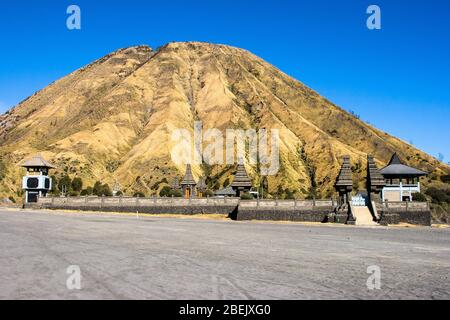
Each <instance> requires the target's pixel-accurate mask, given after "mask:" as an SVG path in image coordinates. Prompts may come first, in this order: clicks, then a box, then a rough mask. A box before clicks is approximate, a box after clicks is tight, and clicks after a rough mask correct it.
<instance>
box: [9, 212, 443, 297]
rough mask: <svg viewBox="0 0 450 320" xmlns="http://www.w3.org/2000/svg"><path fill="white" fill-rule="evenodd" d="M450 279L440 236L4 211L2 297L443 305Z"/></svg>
mask: <svg viewBox="0 0 450 320" xmlns="http://www.w3.org/2000/svg"><path fill="white" fill-rule="evenodd" d="M71 265H76V266H79V268H80V271H81V289H80V290H76V289H75V290H69V289H68V288H67V285H66V281H67V278H68V277H69V274H67V268H68V267H69V266H71ZM374 265H375V266H378V267H379V268H380V271H381V281H380V284H381V288H380V290H377V289H375V290H369V289H368V288H367V285H366V282H367V279H368V277H369V276H370V274H368V273H367V268H368V267H369V266H374ZM449 274H450V229H446V228H444V229H437V228H426V227H418V228H385V227H373V228H361V227H351V226H336V225H303V224H293V223H290V224H288V223H286V224H276V223H259V222H235V221H228V220H203V219H196V218H183V219H177V218H166V217H142V216H141V217H140V218H139V219H137V218H136V217H134V216H132V215H112V214H94V213H92V214H86V213H83V214H81V213H63V212H52V213H50V212H40V211H19V210H6V209H0V299H449V298H450V283H449Z"/></svg>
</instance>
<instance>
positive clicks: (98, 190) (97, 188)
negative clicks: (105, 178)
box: [92, 181, 102, 197]
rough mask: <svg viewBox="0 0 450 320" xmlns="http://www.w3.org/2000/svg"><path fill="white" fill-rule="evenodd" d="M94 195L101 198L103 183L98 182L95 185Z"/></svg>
mask: <svg viewBox="0 0 450 320" xmlns="http://www.w3.org/2000/svg"><path fill="white" fill-rule="evenodd" d="M92 193H93V194H94V195H96V196H99V197H100V196H101V195H102V183H101V182H100V181H97V182H96V183H95V184H94V188H93V189H92Z"/></svg>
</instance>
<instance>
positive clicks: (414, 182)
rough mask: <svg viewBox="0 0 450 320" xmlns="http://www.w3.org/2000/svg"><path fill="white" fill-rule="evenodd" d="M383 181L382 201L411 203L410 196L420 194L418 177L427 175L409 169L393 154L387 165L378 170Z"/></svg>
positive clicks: (417, 170)
mask: <svg viewBox="0 0 450 320" xmlns="http://www.w3.org/2000/svg"><path fill="white" fill-rule="evenodd" d="M380 173H381V174H382V175H383V177H384V179H385V186H384V187H383V190H382V199H383V201H412V195H413V194H414V193H418V192H420V177H424V176H427V175H428V173H426V172H424V171H421V170H419V169H416V168H413V167H409V166H407V165H405V164H403V162H402V161H401V160H400V158H399V156H398V155H397V153H395V154H394V155H393V156H392V158H391V161H389V164H388V165H387V166H386V167H384V168H383V169H381V170H380Z"/></svg>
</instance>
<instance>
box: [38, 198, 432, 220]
mask: <svg viewBox="0 0 450 320" xmlns="http://www.w3.org/2000/svg"><path fill="white" fill-rule="evenodd" d="M34 206H37V207H38V208H46V209H61V210H64V209H69V210H84V211H104V212H133V213H136V212H139V213H148V214H187V215H193V214H228V215H229V216H230V217H231V218H232V219H235V220H239V221H244V220H269V221H307V222H334V223H346V222H347V218H348V215H347V214H346V213H345V212H341V213H340V214H338V215H336V214H334V212H335V209H336V206H337V203H336V202H335V201H333V200H240V199H238V198H193V199H184V198H132V197H70V198H64V197H53V198H52V197H49V198H40V199H39V201H38V203H37V204H35V205H34ZM377 211H378V213H379V214H380V215H381V220H380V224H384V225H387V224H398V223H400V222H405V223H411V224H416V225H426V226H429V225H431V211H430V208H429V205H428V204H427V203H419V202H411V203H406V202H389V203H383V204H377Z"/></svg>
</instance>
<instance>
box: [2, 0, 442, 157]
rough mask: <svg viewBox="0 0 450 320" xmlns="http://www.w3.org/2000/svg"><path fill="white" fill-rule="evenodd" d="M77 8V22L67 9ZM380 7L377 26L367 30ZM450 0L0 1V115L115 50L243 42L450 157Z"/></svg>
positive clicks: (344, 103)
mask: <svg viewBox="0 0 450 320" xmlns="http://www.w3.org/2000/svg"><path fill="white" fill-rule="evenodd" d="M71 4H76V5H78V6H79V7H80V8H81V30H72V31H70V30H68V29H67V28H66V19H67V17H68V15H67V14H66V9H67V7H68V6H69V5H71ZM371 4H376V5H378V6H379V7H380V8H381V14H382V29H381V30H372V31H371V30H369V29H367V27H366V19H367V17H368V15H367V14H366V9H367V7H368V6H369V5H371ZM449 14H450V1H448V0H434V1H425V0H415V1H406V0H389V1H380V0H373V1H365V0H355V1H351V0H347V1H332V0H329V1H325V0H314V1H313V0H310V1H299V0H290V1H287V0H277V1H263V0H239V1H235V0H228V1H215V0H214V1H213V0H209V1H206V0H197V1H188V0H184V1H179V0H170V1H168V2H167V3H166V2H165V1H143V0H142V1H138V0H128V1H101V0H100V1H99V0H96V1H79V0H72V1H64V0H59V1H48V0H40V1H28V2H27V1H16V2H13V1H8V2H6V1H2V2H1V4H0V35H1V41H0V113H3V112H5V111H6V110H7V109H9V108H10V107H12V106H14V105H15V104H17V103H18V102H20V101H21V100H23V99H25V98H26V97H28V96H29V95H31V94H33V93H34V92H35V91H37V90H39V89H41V88H43V87H45V86H46V85H48V84H49V83H51V82H52V81H54V80H56V79H58V78H60V77H62V76H64V75H66V74H68V73H70V72H72V71H74V70H76V69H78V68H79V67H81V66H83V65H85V64H88V63H90V62H92V61H93V60H94V59H97V58H99V57H101V56H103V55H105V54H107V53H109V52H111V51H114V50H116V49H118V48H121V47H127V46H132V45H137V44H148V45H149V46H151V47H153V48H157V47H159V46H161V45H163V44H165V43H167V42H170V41H205V42H213V43H223V44H229V45H233V46H237V47H241V48H245V49H247V50H250V51H252V52H253V53H255V54H256V55H258V56H260V57H262V58H263V59H265V60H267V61H268V62H270V63H272V64H274V65H275V66H277V67H278V68H280V69H281V70H283V71H284V72H286V73H288V74H289V75H291V76H293V77H295V78H296V79H298V80H300V81H302V82H303V83H305V84H306V85H308V86H309V87H311V88H313V89H314V90H316V91H318V92H319V93H320V94H322V95H324V96H325V97H327V98H328V99H329V100H331V101H333V102H334V103H336V104H337V105H339V106H341V107H343V108H344V109H347V110H349V109H351V110H354V111H355V112H356V113H357V114H359V115H360V117H361V119H362V120H365V121H369V122H370V123H371V124H373V125H374V126H376V127H378V128H380V129H382V130H384V131H386V132H388V133H390V134H393V135H395V136H398V137H399V138H401V139H403V140H405V141H407V142H413V144H414V145H415V146H416V147H418V148H420V149H422V150H424V151H426V152H428V153H430V154H431V155H433V156H437V155H438V153H442V154H443V155H444V156H445V159H444V161H445V162H448V161H450V133H449V121H450V120H449V119H450V17H449Z"/></svg>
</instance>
